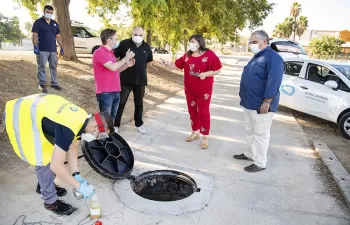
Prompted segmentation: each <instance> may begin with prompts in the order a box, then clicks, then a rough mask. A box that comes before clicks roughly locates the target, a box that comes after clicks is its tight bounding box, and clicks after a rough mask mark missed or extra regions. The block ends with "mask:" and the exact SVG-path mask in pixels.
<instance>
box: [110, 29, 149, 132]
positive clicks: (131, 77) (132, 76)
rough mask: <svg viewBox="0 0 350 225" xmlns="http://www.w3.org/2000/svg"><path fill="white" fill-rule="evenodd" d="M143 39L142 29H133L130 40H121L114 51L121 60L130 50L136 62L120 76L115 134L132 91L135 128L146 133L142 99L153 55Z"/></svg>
mask: <svg viewBox="0 0 350 225" xmlns="http://www.w3.org/2000/svg"><path fill="white" fill-rule="evenodd" d="M143 38H144V30H143V29H142V27H135V28H134V30H133V34H132V38H130V39H126V40H123V41H122V42H121V43H120V45H119V47H118V48H116V49H115V51H114V55H115V56H116V57H117V58H123V57H125V54H126V52H127V51H128V50H129V49H130V51H133V52H134V53H135V61H136V63H135V65H134V66H133V67H129V68H128V69H126V70H124V71H123V72H121V74H120V82H121V89H122V90H121V92H120V103H119V108H118V112H117V117H116V119H115V121H114V126H115V132H118V129H117V128H119V127H120V122H121V118H122V115H123V111H124V107H125V104H126V102H127V101H128V98H129V95H130V92H131V91H133V94H134V103H135V112H134V120H135V126H136V128H137V130H138V131H139V132H140V133H142V134H146V133H147V131H146V129H145V127H144V126H143V121H142V113H143V97H144V95H145V87H146V85H147V72H146V69H147V63H149V62H151V61H153V54H152V51H151V47H150V46H149V45H148V44H147V43H146V42H144V41H143Z"/></svg>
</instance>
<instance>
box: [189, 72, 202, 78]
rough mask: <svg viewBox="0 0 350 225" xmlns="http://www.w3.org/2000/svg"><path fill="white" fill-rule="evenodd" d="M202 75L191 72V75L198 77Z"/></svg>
mask: <svg viewBox="0 0 350 225" xmlns="http://www.w3.org/2000/svg"><path fill="white" fill-rule="evenodd" d="M199 74H200V73H195V72H193V71H191V72H190V75H192V76H196V77H198V76H199Z"/></svg>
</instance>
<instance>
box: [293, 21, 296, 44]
mask: <svg viewBox="0 0 350 225" xmlns="http://www.w3.org/2000/svg"><path fill="white" fill-rule="evenodd" d="M296 31H297V18H296V17H294V31H293V33H294V36H293V41H294V42H295V34H296Z"/></svg>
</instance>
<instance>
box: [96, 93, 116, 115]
mask: <svg viewBox="0 0 350 225" xmlns="http://www.w3.org/2000/svg"><path fill="white" fill-rule="evenodd" d="M96 98H97V102H98V107H99V108H100V112H108V113H109V114H110V115H111V117H112V119H113V121H114V120H115V118H116V116H117V111H118V107H119V102H120V92H102V93H100V94H96Z"/></svg>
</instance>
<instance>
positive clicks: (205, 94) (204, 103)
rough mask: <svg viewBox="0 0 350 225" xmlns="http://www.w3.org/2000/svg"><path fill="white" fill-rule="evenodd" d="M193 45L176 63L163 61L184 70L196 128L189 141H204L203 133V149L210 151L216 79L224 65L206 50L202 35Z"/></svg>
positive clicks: (194, 38)
mask: <svg viewBox="0 0 350 225" xmlns="http://www.w3.org/2000/svg"><path fill="white" fill-rule="evenodd" d="M189 41H190V46H189V48H190V50H189V51H188V52H187V53H186V54H185V55H184V56H182V57H181V58H179V59H178V60H176V62H175V63H173V62H168V61H165V60H162V61H163V64H165V65H166V66H167V67H169V68H172V69H181V70H184V86H185V94H186V100H187V107H188V112H189V114H190V119H191V125H192V134H191V135H190V136H188V137H187V138H186V141H188V142H191V141H194V140H198V139H200V133H201V134H203V139H202V142H201V147H202V149H207V148H208V147H209V141H208V139H209V131H210V101H211V97H212V92H213V84H214V76H216V75H218V74H219V73H220V69H221V68H222V65H221V62H220V59H219V58H218V57H217V56H216V54H215V53H214V52H213V51H211V50H209V49H208V48H206V45H205V40H204V38H203V36H202V35H199V34H196V35H193V36H191V37H190V39H189Z"/></svg>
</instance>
